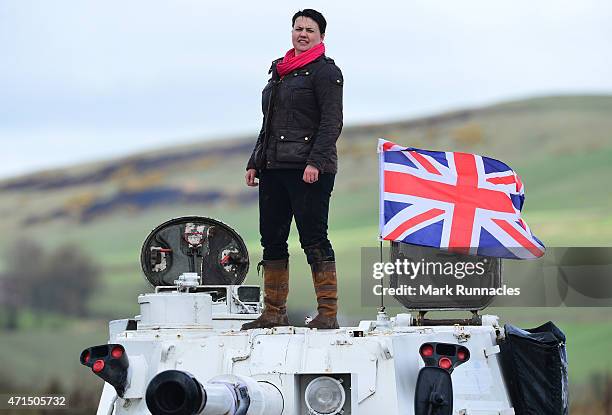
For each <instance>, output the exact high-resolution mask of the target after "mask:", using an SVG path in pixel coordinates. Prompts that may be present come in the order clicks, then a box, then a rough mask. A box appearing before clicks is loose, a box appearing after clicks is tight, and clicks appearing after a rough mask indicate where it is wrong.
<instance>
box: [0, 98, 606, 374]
mask: <svg viewBox="0 0 612 415" xmlns="http://www.w3.org/2000/svg"><path fill="white" fill-rule="evenodd" d="M610 114H612V96H556V97H541V98H533V99H526V100H520V101H513V102H504V103H499V104H496V105H491V106H487V107H483V108H474V109H466V110H461V111H454V112H449V113H444V114H440V115H435V116H430V117H424V118H420V119H413V120H408V121H397V122H388V123H383V124H371V125H361V126H352V127H347V128H345V129H344V131H343V133H342V136H341V138H340V141H339V159H340V171H339V174H338V176H337V179H336V185H335V189H334V195H333V198H332V206H331V213H330V216H331V217H330V239H331V240H332V243H333V244H334V249H335V251H336V255H337V258H338V268H339V279H340V302H341V311H342V313H343V320H344V321H345V322H354V321H355V320H356V319H358V318H360V317H364V316H372V314H373V310H372V309H367V308H363V307H361V305H360V303H359V299H360V294H359V290H360V285H359V278H360V248H361V247H375V246H377V235H378V232H377V221H378V190H377V185H378V174H377V154H376V142H377V138H378V137H385V138H388V139H390V140H393V141H396V142H398V143H401V144H404V145H407V146H414V147H419V148H425V149H429V150H454V151H467V152H475V153H478V154H482V155H487V156H490V157H493V158H497V159H500V160H503V161H504V162H506V163H508V164H509V165H510V166H512V167H513V168H514V169H515V170H516V171H517V172H518V173H519V174H520V175H521V177H522V179H523V181H524V183H525V185H526V196H527V199H526V203H525V207H524V217H525V219H526V220H527V222H528V223H529V225H530V226H531V228H532V230H533V231H534V232H535V233H536V235H538V237H539V238H540V239H542V240H543V241H544V242H545V243H546V244H547V245H548V246H608V245H610V244H611V242H612V215H610V212H611V211H612V193H611V192H609V191H606V190H604V187H605V185H604V184H603V183H605V181H606V180H607V179H609V178H610V177H612V162H611V161H612V133H611V131H612V117H610ZM253 140H254V138H253V137H250V138H240V137H237V138H236V139H235V140H228V139H226V140H223V141H215V142H205V143H202V144H197V145H193V146H181V147H171V148H165V149H159V150H156V151H151V152H148V153H142V154H136V155H133V156H130V157H125V158H121V159H117V160H110V161H105V162H99V163H94V164H86V165H79V166H73V167H67V168H65V169H59V170H53V171H47V172H42V173H35V174H31V175H28V176H23V177H17V178H14V179H10V180H5V181H2V182H0V250H2V252H6V250H7V248H8V247H9V246H11V245H12V243H13V242H14V240H16V239H18V238H24V237H34V238H35V239H37V240H39V241H40V242H41V243H43V244H44V245H46V246H49V247H52V246H56V245H58V244H62V243H65V242H71V243H76V244H78V245H79V246H81V247H83V248H84V249H86V250H87V251H88V252H89V253H91V254H92V255H93V256H95V257H96V259H97V261H98V262H99V263H100V264H101V265H102V267H103V270H104V276H103V286H102V287H101V288H100V290H99V292H98V293H97V295H96V296H95V297H94V298H93V299H92V300H91V302H90V305H89V308H90V310H91V311H92V313H94V314H95V315H96V316H98V317H99V318H100V319H102V320H104V319H107V318H122V317H126V316H130V315H134V314H136V313H137V311H138V310H137V303H136V301H135V296H136V295H137V294H138V293H141V292H145V291H148V290H149V289H148V288H147V286H146V284H145V283H144V279H143V278H142V277H141V276H140V271H139V259H138V258H139V250H140V245H141V243H142V241H143V240H144V238H145V237H146V235H147V234H148V232H149V231H150V230H152V229H153V228H154V227H155V226H156V225H157V224H159V223H161V222H163V221H165V220H167V219H168V218H171V217H175V216H183V215H187V214H197V215H203V216H210V217H214V218H218V219H221V220H223V221H224V222H225V223H228V224H229V225H230V226H232V227H234V228H235V229H236V230H237V231H238V232H239V233H240V234H241V235H242V236H243V237H244V239H245V241H246V243H247V246H248V249H249V252H250V257H251V264H255V263H257V262H258V261H259V259H260V256H261V252H260V247H259V242H258V241H259V236H258V219H257V190H255V189H252V188H247V187H246V186H245V185H244V178H243V176H244V166H245V163H246V160H247V158H248V156H249V154H250V151H251V149H252V146H253ZM290 246H291V255H292V279H291V285H292V289H291V295H290V299H289V301H290V307H291V308H292V309H293V310H294V311H295V312H296V315H300V312H304V313H305V312H308V311H311V310H313V308H314V306H315V303H314V293H313V295H312V296H308V295H301V294H300V293H302V292H312V284H311V281H310V276H309V270H308V268H307V264H306V261H305V259H304V255H303V254H302V253H301V250H300V249H299V243H298V240H297V232H296V231H295V229H294V230H293V231H292V235H291V241H290ZM254 268H255V267H254V266H252V267H251V270H250V271H249V277H248V279H247V283H254V284H259V283H260V282H261V280H260V279H259V278H258V277H257V276H256V272H255V269H254ZM1 269H2V263H1V262H0V272H1ZM503 317H504V319H506V320H507V319H512V318H514V319H515V320H514V321H515V322H518V323H525V324H528V323H537V322H541V321H542V319H545V318H552V319H554V320H555V321H557V322H559V323H560V325H561V327H562V328H565V329H566V330H567V331H569V332H570V333H571V334H572V337H573V339H574V341H575V342H576V343H575V344H582V343H583V342H587V341H588V342H589V343H590V344H593V343H594V342H595V343H598V344H606V345H609V343H610V341H611V339H612V323H609V322H608V321H609V320H610V317H612V312H610V311H609V310H608V309H597V310H585V309H553V310H542V309H532V310H526V311H522V310H516V309H510V310H503ZM585 321H588V322H589V323H588V324H583V323H584V322H585ZM75 324H77V323H75ZM58 330H67V333H70V336H71V338H73V339H74V341H75V342H76V344H77V345H80V344H81V343H82V346H83V347H85V346H87V345H89V343H90V342H91V341H92V338H94V337H96V336H95V334H93V333H92V332H90V331H89V330H84V331H83V336H81V337H79V335H78V333H80V331H79V330H78V329H75V328H74V325H69V327H67V328H62V329H58ZM0 336H3V338H4V339H5V340H6V341H2V342H0V366H1V365H3V364H4V363H7V362H5V360H6V359H5V358H3V357H2V356H3V355H6V354H4V353H2V351H3V350H2V349H3V348H5V347H11V348H13V349H14V348H20V347H22V346H23V345H24V344H30V342H32V341H33V338H35V337H36V334H32V333H30V334H23V333H22V334H19V335H16V336H11V337H9V336H8V335H6V334H2V333H0ZM97 337H98V338H99V341H100V342H104V341H105V339H106V333H105V332H104V330H100V331H99V332H98V335H97ZM54 339H56V338H55V337H54ZM587 339H588V340H587ZM54 341H55V340H54ZM585 344H586V343H585ZM79 347H80V346H79ZM74 348H75V349H78V347H76V346H75V347H74ZM23 350H29V349H25V348H24V349H23ZM573 350H574V351H572V349H570V358H571V359H572V360H574V359H575V360H574V361H580V362H581V364H580V365H579V369H576V371H574V372H573V373H572V376H575V377H576V379H581V380H584V379H586V378H587V377H588V376H589V374H590V373H591V372H592V371H593V370H596V369H598V366H599V363H598V361H597V360H596V357H595V354H593V353H590V354H589V355H590V356H592V357H588V356H579V355H578V353H577V352H575V350H579V349H576V348H575V349H573ZM602 350H603V349H602ZM600 358H601V359H603V357H602V355H600ZM609 360H610V361H609V363H612V358H609ZM8 363H10V366H8V367H11V368H14V367H15V366H14V365H15V364H17V363H16V362H15V361H11V362H8ZM8 363H7V364H8ZM18 366H19V365H18ZM75 367H76V365H74V363H73V366H72V369H74V370H78V369H75ZM26 372H27V371H26ZM78 373H82V372H78Z"/></svg>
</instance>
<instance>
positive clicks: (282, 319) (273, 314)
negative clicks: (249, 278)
mask: <svg viewBox="0 0 612 415" xmlns="http://www.w3.org/2000/svg"><path fill="white" fill-rule="evenodd" d="M261 264H262V265H263V269H264V275H263V278H264V310H263V312H262V313H261V316H259V317H258V318H257V319H255V320H253V321H251V322H248V323H245V324H243V325H242V327H241V330H249V329H261V328H270V327H277V326H288V325H289V318H288V317H287V295H289V261H288V260H286V259H279V260H274V261H261Z"/></svg>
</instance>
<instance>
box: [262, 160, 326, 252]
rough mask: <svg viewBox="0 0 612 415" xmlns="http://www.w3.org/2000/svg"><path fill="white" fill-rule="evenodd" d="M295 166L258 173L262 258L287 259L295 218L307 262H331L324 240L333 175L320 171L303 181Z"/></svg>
mask: <svg viewBox="0 0 612 415" xmlns="http://www.w3.org/2000/svg"><path fill="white" fill-rule="evenodd" d="M303 174H304V172H303V171H302V170H297V169H278V170H276V169H273V170H262V171H261V172H260V173H259V232H260V233H261V245H262V247H263V259H264V260H277V259H286V258H289V251H288V246H287V238H288V237H289V231H290V229H291V221H292V219H293V218H295V224H296V225H297V229H298V232H299V234H300V244H301V246H302V249H303V250H304V253H305V254H306V259H307V260H308V263H309V264H313V263H315V262H321V261H334V260H335V257H334V250H333V249H332V246H331V243H330V242H329V239H327V216H328V213H329V199H330V197H331V193H332V190H333V188H334V179H335V175H334V174H329V173H324V174H319V180H317V181H316V182H314V183H306V182H304V181H303V180H302V176H303Z"/></svg>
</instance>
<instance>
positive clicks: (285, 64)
mask: <svg viewBox="0 0 612 415" xmlns="http://www.w3.org/2000/svg"><path fill="white" fill-rule="evenodd" d="M324 53H325V45H324V44H323V42H321V43H319V44H318V45H316V46H313V47H312V48H310V49H308V50H307V51H306V52H302V53H300V54H299V55H297V56H295V49H289V50H288V51H287V53H285V57H284V58H283V61H282V62H281V63H279V64H277V65H276V70H277V71H278V74H279V75H280V77H281V78H282V77H283V76H285V75H287V74H288V73H289V72H291V71H293V70H294V69H297V68H301V67H302V66H304V65H307V64H309V63H310V62H312V61H313V60H315V59H317V58H318V57H319V56H321V55H322V54H324Z"/></svg>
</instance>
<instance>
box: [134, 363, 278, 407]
mask: <svg viewBox="0 0 612 415" xmlns="http://www.w3.org/2000/svg"><path fill="white" fill-rule="evenodd" d="M146 403H147V407H148V408H149V411H150V412H151V414H153V415H226V414H229V415H263V414H265V415H280V414H281V412H282V411H283V405H284V403H283V396H282V394H281V392H280V391H279V390H278V389H277V388H276V387H275V386H273V385H272V384H270V383H267V382H257V381H255V380H254V379H251V378H248V377H244V376H233V375H224V376H219V377H216V378H213V379H211V380H210V381H209V382H207V383H204V384H201V383H200V382H198V380H197V379H196V378H195V377H194V376H193V375H191V374H189V373H187V372H183V371H180V370H166V371H165V372H161V373H159V374H157V375H156V376H155V377H154V378H153V379H152V380H151V382H149V385H148V386H147V392H146Z"/></svg>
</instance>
